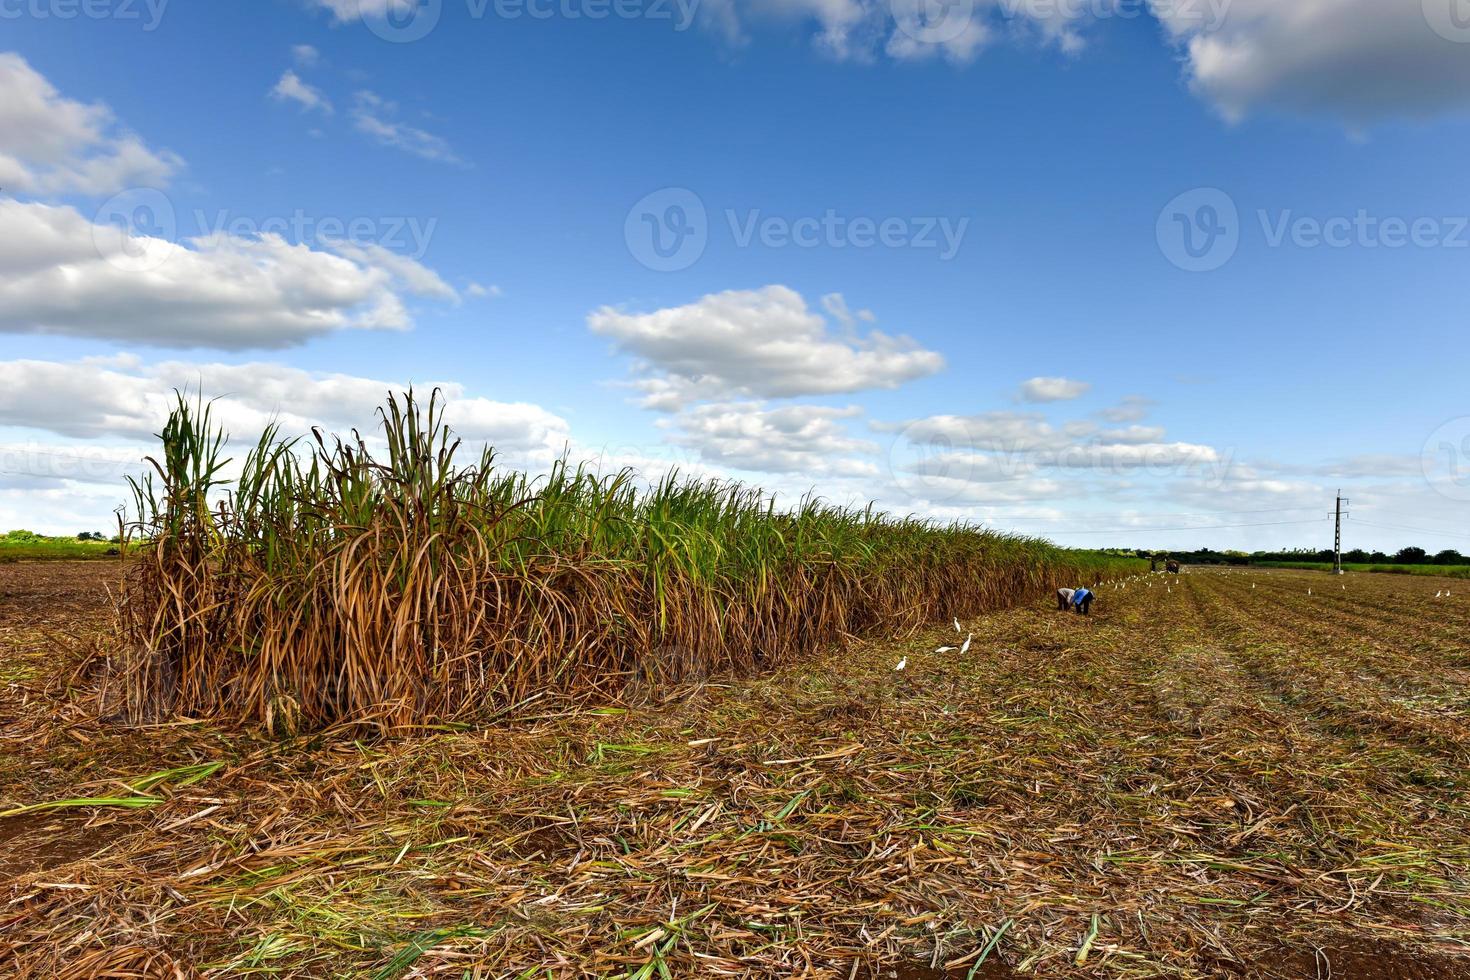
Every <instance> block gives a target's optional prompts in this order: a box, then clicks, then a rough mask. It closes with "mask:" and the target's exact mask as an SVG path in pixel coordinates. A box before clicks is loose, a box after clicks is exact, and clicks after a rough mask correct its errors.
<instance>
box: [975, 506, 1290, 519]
mask: <svg viewBox="0 0 1470 980" xmlns="http://www.w3.org/2000/svg"><path fill="white" fill-rule="evenodd" d="M1304 510H1317V508H1316V507H1263V508H1260V509H1259V510H1216V511H1209V512H1206V513H1197V514H1150V515H1149V516H1150V517H1172V518H1184V517H1222V516H1226V515H1230V514H1294V513H1297V512H1299V511H1304ZM997 516H998V517H1003V518H1005V519H1006V520H1008V521H1055V520H1060V521H1070V520H1079V521H1080V520H1087V519H1089V518H1096V517H1125V516H1127V515H1125V514H1119V513H1118V512H1117V511H1097V512H1094V513H1091V514H1070V515H1068V514H1063V515H1059V516H1054V517H1053V516H1046V517H1042V516H1037V517H1025V516H1021V515H1016V516H1010V515H1007V514H998V515H997Z"/></svg>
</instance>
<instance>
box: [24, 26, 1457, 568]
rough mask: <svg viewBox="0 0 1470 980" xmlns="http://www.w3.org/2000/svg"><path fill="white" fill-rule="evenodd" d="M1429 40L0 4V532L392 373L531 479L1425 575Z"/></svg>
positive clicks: (1440, 201)
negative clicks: (449, 401)
mask: <svg viewBox="0 0 1470 980" xmlns="http://www.w3.org/2000/svg"><path fill="white" fill-rule="evenodd" d="M1460 3H1463V0H1422V2H1421V0H1393V2H1388V0H1299V2H1297V3H1294V4H1291V5H1279V4H1275V3H1272V2H1268V0H1132V2H1130V0H970V2H967V0H949V2H948V3H944V4H941V3H937V2H936V3H930V4H925V5H922V6H921V5H918V4H917V3H916V2H914V0H891V2H890V0H760V2H745V0H681V2H677V3H676V2H674V0H620V3H619V5H618V6H617V7H616V8H614V6H613V4H612V3H611V0H555V2H546V0H537V3H536V6H535V10H536V11H537V13H538V15H545V16H531V15H530V14H528V13H524V12H523V13H521V15H520V16H511V15H512V14H515V13H516V12H518V11H524V10H525V9H526V8H525V7H524V5H522V4H521V3H519V0H500V3H499V4H496V3H489V4H488V6H487V5H485V4H482V3H480V2H479V0H422V2H421V3H419V4H412V3H410V2H409V0H261V2H253V3H245V2H242V0H235V2H216V3H186V2H185V0H172V2H164V0H152V3H151V5H150V3H148V2H145V0H91V2H90V6H84V5H83V4H82V3H81V2H80V0H8V2H0V32H3V33H0V52H3V54H0V90H3V91H4V93H5V97H4V99H3V100H0V187H3V191H0V218H3V221H4V223H5V225H6V226H7V228H8V234H7V236H6V238H7V239H8V242H6V243H0V344H3V345H4V346H3V351H0V381H3V384H0V451H3V453H4V457H3V460H0V470H3V472H0V527H13V526H26V527H32V528H36V529H41V530H49V531H58V532H69V531H75V530H80V529H82V528H85V527H98V528H100V527H104V526H106V525H107V524H108V523H109V522H110V514H111V512H112V509H113V508H114V506H116V504H117V503H119V502H120V501H121V498H122V494H121V492H120V489H119V480H120V477H121V475H122V474H123V473H125V472H128V471H129V470H130V468H131V466H132V463H133V461H136V459H137V458H138V457H139V455H140V451H141V450H142V449H143V448H145V447H146V446H147V444H148V439H147V437H148V434H149V433H150V432H152V431H155V430H156V428H157V424H158V420H159V415H160V412H161V411H162V408H163V406H164V404H165V403H166V399H167V395H168V392H169V390H170V389H171V388H172V387H174V386H178V385H193V386H196V387H202V388H203V390H204V392H205V393H206V394H207V395H210V396H220V397H221V403H220V404H221V411H222V413H223V415H224V417H225V418H226V419H227V420H228V421H229V422H230V425H231V429H232V431H233V432H234V434H235V435H236V438H237V441H244V440H246V439H249V438H251V437H253V435H254V432H255V431H257V430H258V428H259V426H260V425H261V424H263V422H264V421H265V420H267V419H269V418H271V417H279V418H281V419H282V420H283V422H284V423H285V425H286V427H287V428H288V429H304V428H305V427H307V426H309V425H312V424H323V425H326V426H327V427H329V428H336V429H345V428H347V427H350V426H352V425H367V424H370V421H371V407H372V405H373V404H374V403H375V402H376V401H377V400H379V399H380V397H381V394H382V393H383V392H385V391H386V390H387V388H388V387H389V386H397V385H404V384H408V383H410V382H412V383H415V384H419V385H423V384H428V383H436V382H437V383H443V384H445V385H447V386H448V390H449V393H450V395H451V397H452V398H453V400H454V408H453V411H455V412H456V413H457V421H458V423H459V425H460V428H461V429H462V430H463V431H464V433H465V435H466V436H467V437H468V438H469V439H470V440H471V441H476V442H479V441H488V442H492V443H494V444H495V445H497V447H499V448H501V449H502V450H503V452H504V456H505V459H506V461H507V463H509V464H514V465H521V466H526V467H530V468H533V469H534V468H537V467H540V466H544V465H545V463H546V461H547V460H548V459H550V458H551V457H552V456H554V455H555V454H556V453H558V452H560V451H561V450H562V449H563V448H568V449H569V450H570V451H571V452H572V453H573V455H577V456H588V457H598V458H601V459H603V460H604V462H605V464H606V465H609V466H616V465H624V464H627V465H635V466H638V467H639V468H640V469H641V470H643V471H644V472H646V473H650V474H651V473H654V472H657V471H658V470H660V469H662V468H664V467H667V466H670V465H677V466H679V467H680V468H681V469H683V470H685V471H686V472H690V473H693V474H701V475H703V474H708V475H711V476H728V477H733V478H737V479H741V480H745V481H748V482H753V483H757V484H760V485H762V486H766V487H769V488H771V489H772V490H774V491H778V492H780V493H783V494H786V495H796V494H800V493H802V492H804V491H806V490H808V489H816V490H817V491H818V492H820V493H823V494H825V495H827V496H829V497H832V498H833V499H837V500H842V501H861V500H868V499H876V500H878V501H879V502H880V503H881V504H882V505H883V506H885V507H887V508H889V509H892V510H895V511H900V512H915V513H923V514H930V515H933V516H936V517H940V518H965V519H971V520H981V521H985V522H987V523H992V524H995V525H997V526H1000V527H1005V528H1013V529H1017V530H1024V531H1028V532H1035V533H1043V534H1047V535H1048V536H1053V537H1054V538H1055V539H1056V540H1057V541H1059V542H1062V543H1065V544H1077V545H1084V544H1098V545H1101V544H1110V545H1111V544H1127V545H1138V546H1171V547H1195V546H1200V545H1211V546H1218V547H1243V548H1254V547H1275V546H1296V545H1302V546H1320V547H1326V546H1328V545H1329V544H1330V540H1331V538H1330V534H1331V528H1330V524H1328V523H1327V522H1326V519H1325V515H1326V512H1327V511H1328V510H1329V509H1330V506H1331V497H1332V494H1333V492H1334V491H1335V490H1336V488H1337V487H1339V486H1341V487H1343V488H1344V490H1345V491H1347V492H1348V495H1349V496H1350V497H1352V499H1353V516H1352V519H1351V521H1350V523H1349V530H1350V533H1349V536H1348V541H1347V543H1348V545H1349V546H1363V547H1368V548H1386V549H1394V548H1397V547H1399V546H1402V545H1405V544H1411V543H1413V544H1420V545H1422V546H1425V547H1430V548H1434V549H1438V548H1451V547H1453V548H1458V549H1460V550H1462V551H1470V521H1467V520H1466V513H1467V503H1470V463H1467V461H1466V458H1465V454H1466V452H1467V451H1470V405H1467V403H1466V400H1465V397H1464V391H1465V385H1464V375H1465V367H1466V357H1465V354H1464V350H1463V338H1464V336H1465V328H1464V317H1465V299H1464V288H1463V284H1464V281H1465V274H1466V270H1467V263H1470V228H1467V225H1470V219H1467V217H1466V216H1470V195H1467V193H1466V191H1465V184H1464V177H1463V166H1462V165H1460V163H1459V161H1463V160H1464V159H1466V157H1467V151H1470V127H1467V125H1466V113H1465V109H1466V108H1467V106H1470V10H1461V9H1459V8H1457V7H1456V6H1455V4H1460ZM599 4H601V5H600V6H599ZM1441 6H1442V7H1443V9H1440V8H1441ZM598 12H602V13H604V14H605V16H602V17H595V16H593V14H595V13H598ZM618 12H621V15H619V13H618ZM69 14H70V15H71V16H68V15H69ZM1457 14H1459V15H1463V16H1460V17H1458V18H1457V16H1456V15H1457ZM419 35H422V36H419ZM385 37H390V38H391V37H396V38H398V40H397V41H392V40H385ZM119 222H121V223H120V224H119ZM880 230H881V234H880ZM655 233H657V234H658V236H659V241H658V242H655V240H654V237H653V236H654V234H655ZM1186 234H1187V235H1188V236H1190V239H1191V241H1190V242H1186V241H1185V237H1184V236H1185V235H1186ZM681 243H682V248H679V249H675V248H674V246H675V245H676V244H681ZM659 245H662V246H666V247H667V249H672V250H673V251H672V252H670V253H669V254H668V255H665V256H662V257H661V256H660V253H659V251H658V247H659ZM1191 246H1192V247H1194V248H1195V251H1196V253H1197V254H1194V255H1191V252H1190V251H1189V248H1190V247H1191ZM1287 522H1292V523H1287ZM1235 525H1259V526H1248V527H1247V526H1235ZM1175 528H1191V529H1192V530H1188V531H1180V530H1173V529H1175Z"/></svg>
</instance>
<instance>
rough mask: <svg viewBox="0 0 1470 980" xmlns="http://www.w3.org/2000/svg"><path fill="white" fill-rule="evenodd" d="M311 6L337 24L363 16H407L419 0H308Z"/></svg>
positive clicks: (383, 17) (385, 17) (378, 17)
mask: <svg viewBox="0 0 1470 980" xmlns="http://www.w3.org/2000/svg"><path fill="white" fill-rule="evenodd" d="M308 2H309V3H311V4H312V5H313V6H315V7H317V8H319V9H321V10H325V11H327V12H328V13H330V14H331V15H332V19H333V20H335V21H336V22H337V23H339V24H345V23H347V22H348V21H352V20H359V19H361V18H364V17H370V18H376V19H377V20H386V19H387V18H388V17H389V16H395V15H396V16H408V15H410V14H412V13H413V12H414V10H415V9H416V8H417V7H418V5H419V3H420V0H308Z"/></svg>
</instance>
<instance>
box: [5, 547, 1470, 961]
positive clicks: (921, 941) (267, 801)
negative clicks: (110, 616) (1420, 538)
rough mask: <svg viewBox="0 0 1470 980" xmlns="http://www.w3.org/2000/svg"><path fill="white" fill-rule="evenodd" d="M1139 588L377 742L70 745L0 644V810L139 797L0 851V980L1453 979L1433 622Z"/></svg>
mask: <svg viewBox="0 0 1470 980" xmlns="http://www.w3.org/2000/svg"><path fill="white" fill-rule="evenodd" d="M0 574H4V575H9V574H11V573H10V572H9V571H6V572H3V573H0ZM54 574H61V573H59V572H58V573H54ZM73 574H86V573H84V572H83V573H76V572H74V573H73ZM1146 582H1151V583H1152V584H1146ZM1253 582H1254V583H1255V585H1256V587H1255V588H1252V587H1251V585H1252V583H1253ZM1174 583H1175V579H1174V578H1172V577H1164V576H1155V577H1152V578H1151V579H1147V580H1134V581H1132V582H1129V583H1128V585H1127V587H1126V588H1121V587H1106V588H1104V589H1103V591H1102V598H1101V601H1100V602H1099V604H1098V605H1097V606H1096V607H1095V609H1094V615H1093V617H1092V618H1090V619H1084V618H1082V617H1077V616H1070V615H1061V614H1058V613H1056V612H1055V611H1053V610H1051V609H1049V608H1048V605H1049V600H1048V599H1047V598H1046V597H1038V599H1037V601H1036V602H1035V603H1034V604H1032V605H1029V606H1027V607H1025V608H1021V609H1016V610H1013V611H1010V612H1005V613H997V614H993V615H989V616H986V617H983V618H979V619H975V620H974V621H967V622H966V623H965V628H966V631H967V632H968V631H972V630H973V632H974V642H973V644H972V645H971V647H970V649H969V651H968V652H967V653H965V654H963V655H961V654H960V653H959V652H958V651H952V652H949V653H945V654H936V653H934V652H932V651H933V650H934V649H935V648H936V647H938V646H940V645H954V644H955V641H956V636H955V633H954V631H953V628H952V627H946V628H945V629H943V630H938V631H932V632H928V633H921V634H918V635H915V636H911V637H907V638H902V639H897V640H891V641H883V642H866V643H861V644H857V645H854V646H852V647H851V648H849V649H847V650H845V651H831V652H828V653H825V654H819V655H814V656H812V657H810V658H808V659H806V660H805V661H803V662H800V663H797V664H793V665H791V666H788V667H785V668H783V669H781V670H779V671H778V672H775V673H773V674H769V675H766V676H762V677H758V678H755V679H748V680H721V679H718V678H714V679H709V680H707V681H706V682H704V683H700V684H693V685H688V686H686V687H683V688H681V689H679V690H677V691H672V692H671V691H663V692H661V693H662V698H661V699H658V700H656V699H654V698H653V697H652V696H651V695H650V696H649V697H647V698H643V699H640V700H637V701H636V703H625V704H604V705H603V706H601V707H597V706H593V705H565V704H561V705H558V704H553V703H551V702H550V699H549V698H548V699H544V701H543V702H538V703H537V705H536V706H533V707H531V708H528V709H527V711H526V713H525V716H523V717H521V718H519V719H518V720H516V721H514V722H509V723H505V724H502V725H499V726H496V727H491V728H484V729H474V730H463V731H459V730H441V731H433V732H425V733H422V734H420V735H417V736H413V737H407V738H400V739H397V740H394V741H391V742H379V743H368V742H363V741H353V740H352V739H351V738H347V737H342V736H340V735H338V734H335V733H325V734H322V735H318V736H315V737H311V738H299V739H295V740H291V741H286V742H277V741H272V740H269V739H266V738H264V737H263V736H261V735H259V734H252V733H248V732H247V733H241V732H232V731H229V730H226V729H222V728H218V727H215V726H212V725H209V724H205V723H195V724H189V723H185V722H178V721H176V722H174V723H172V724H170V725H168V726H162V727H154V728H150V729H145V730H126V729H120V728H116V727H113V726H108V725H103V724H99V723H98V722H96V721H95V720H92V719H90V718H89V717H88V715H87V713H86V711H85V710H84V709H85V706H86V694H87V690H86V687H85V685H83V686H82V687H81V688H79V689H78V690H77V691H75V692H73V693H72V694H67V693H66V692H65V691H64V690H63V687H62V684H61V682H60V681H59V680H58V679H59V678H63V677H65V676H70V666H71V664H70V663H67V662H65V661H64V659H63V658H60V657H57V656H56V651H57V650H58V649H60V647H59V646H58V644H63V643H64V642H65V641H64V639H63V638H62V634H64V633H66V632H68V631H69V632H71V633H82V632H84V630H83V629H81V628H80V627H78V626H77V625H76V624H73V625H72V627H71V628H70V630H63V629H61V628H60V627H61V626H62V625H64V624H62V623H61V622H60V621H59V620H58V621H51V620H48V618H47V616H45V615H28V616H12V615H10V614H9V613H8V612H7V613H6V614H4V618H3V622H4V626H3V627H0V628H3V629H5V630H6V633H5V636H6V639H7V640H8V641H9V642H10V643H11V644H12V645H13V647H14V648H15V649H16V651H17V653H16V654H15V656H14V658H13V659H12V658H11V657H10V656H9V655H7V662H6V664H5V666H4V669H5V670H6V671H8V672H9V673H8V674H7V677H8V678H9V684H10V687H9V693H8V695H7V697H8V701H7V703H6V706H5V708H4V712H3V737H4V739H5V743H4V744H5V752H4V753H3V754H4V756H5V758H4V760H3V761H0V786H3V787H4V788H3V789H0V809H5V808H8V807H11V806H14V805H23V804H33V803H37V802H42V801H45V800H54V799H62V798H65V797H95V796H99V795H108V796H117V797H127V796H128V795H130V794H131V795H133V796H136V795H138V793H139V791H137V790H136V786H138V785H139V782H138V780H139V777H143V776H147V775H149V774H150V773H164V772H171V773H173V774H174V775H172V776H169V777H167V778H163V779H161V780H159V781H158V782H157V783H155V784H153V785H152V786H150V788H149V789H148V790H147V791H146V794H145V795H148V796H151V797H155V798H156V802H155V803H153V804H149V805H147V806H143V807H139V808H134V809H120V808H117V807H89V808H76V809H62V810H56V811H50V812H44V813H40V814H36V813H31V814H27V815H25V816H22V817H11V818H4V819H0V836H3V835H7V834H14V835H15V836H12V837H11V839H10V840H9V841H7V844H8V845H9V849H8V850H7V852H6V856H5V857H3V858H0V875H4V876H6V877H9V878H10V880H9V881H8V882H7V883H6V884H5V885H4V891H3V896H0V975H12V976H25V977H52V976H60V977H102V976H109V977H124V976H128V977H131V976H139V977H142V976H146V977H173V976H180V977H194V976H200V975H203V976H211V977H237V976H272V977H313V978H314V977H332V976H351V977H380V978H384V980H387V978H395V977H428V976H433V977H454V978H459V977H464V976H469V977H506V978H509V977H533V976H534V977H572V976H606V977H622V976H628V977H639V978H653V977H659V976H672V977H696V976H734V977H741V976H744V977H833V978H842V977H851V976H874V975H886V974H880V973H878V970H879V969H880V968H883V969H887V968H895V967H897V966H899V965H900V964H907V965H909V966H920V967H926V968H927V967H931V966H932V967H934V968H935V969H936V970H943V969H944V968H946V967H947V968H948V969H949V970H950V971H951V975H953V976H956V977H964V976H966V974H967V973H968V972H969V971H970V970H971V968H972V967H973V966H974V965H975V964H976V963H977V961H978V958H979V956H980V954H981V953H982V952H983V951H986V950H987V949H988V950H989V953H988V954H987V963H986V964H985V966H984V968H983V970H982V971H977V973H976V976H1001V975H1004V974H1002V973H999V972H994V973H992V972H988V971H989V970H990V967H991V966H992V965H993V964H995V963H1003V964H1004V965H1005V967H1006V968H1007V969H1008V970H1013V971H1019V972H1022V973H1024V974H1026V975H1035V976H1044V977H1068V976H1079V977H1081V976H1107V977H1144V976H1166V977H1206V976H1211V977H1213V976H1266V975H1279V976H1292V977H1302V976H1306V977H1311V976H1315V975H1318V969H1319V966H1320V965H1321V964H1323V963H1326V962H1329V961H1330V962H1335V963H1336V964H1337V967H1336V971H1335V972H1334V973H1333V974H1332V975H1334V976H1343V975H1347V976H1353V977H1358V976H1363V977H1374V976H1382V977H1390V976H1403V977H1413V976H1448V977H1452V976H1457V975H1470V960H1467V959H1465V958H1464V957H1463V953H1461V952H1460V951H1461V950H1464V949H1466V948H1467V944H1470V917H1467V913H1470V802H1467V797H1466V794H1465V784H1466V781H1467V777H1466V775H1465V764H1466V761H1467V747H1470V745H1467V737H1470V728H1467V725H1466V711H1467V706H1470V698H1467V694H1466V686H1465V685H1466V681H1467V679H1470V650H1467V647H1466V645H1465V643H1464V642H1463V639H1462V638H1463V637H1464V636H1465V635H1466V628H1467V627H1470V605H1466V604H1463V603H1462V602H1461V601H1460V600H1458V599H1456V600H1452V601H1436V600H1434V599H1433V598H1432V597H1433V594H1434V592H1435V589H1436V587H1437V586H1438V585H1440V584H1441V583H1436V582H1433V581H1431V580H1411V579H1399V578H1396V577H1390V576H1361V577H1351V578H1349V579H1348V580H1347V582H1346V585H1347V587H1348V591H1346V592H1344V591H1341V590H1340V588H1339V584H1338V582H1337V581H1336V580H1334V579H1329V578H1327V577H1326V576H1322V575H1316V574H1312V573H1296V572H1272V573H1221V572H1191V573H1186V574H1185V575H1183V576H1181V577H1180V578H1179V579H1178V580H1177V584H1174ZM1314 586H1315V588H1314V594H1313V595H1312V596H1308V595H1307V588H1309V587H1314ZM35 591H36V593H37V595H39V594H41V593H43V592H44V591H45V587H44V586H41V585H38V586H37V587H36V590H35ZM38 601H39V600H38ZM97 611H98V612H99V613H100V607H97ZM956 612H957V613H958V614H959V615H960V616H961V617H962V618H964V611H962V610H956ZM73 645H74V646H75V645H76V644H73ZM901 657H906V658H907V669H906V670H904V671H902V672H896V671H895V670H894V669H893V668H894V666H895V664H896V663H897V662H898V660H899V659H900V658H901ZM633 696H634V697H635V698H641V696H640V695H637V694H636V693H635V694H634V695H633ZM543 704H544V707H543V706H541V705H543ZM214 762H223V763H224V765H223V766H222V767H221V768H219V769H218V770H216V771H213V772H210V773H208V774H207V776H205V777H202V778H200V779H199V780H198V781H196V782H192V783H191V784H189V785H180V784H181V783H184V782H187V781H188V780H189V779H190V778H192V777H191V776H189V775H187V774H189V773H193V774H196V775H197V773H198V772H200V771H202V770H201V768H200V767H202V766H206V765H207V764H211V763H214ZM188 767H193V768H188ZM181 773H182V774H184V775H180V774H181ZM18 822H23V823H18ZM16 827H20V829H19V830H14V829H13V828H16ZM7 828H11V829H7ZM58 841H59V842H62V844H64V846H62V845H59V844H58ZM48 848H50V851H49V856H47V855H45V854H43V855H42V857H41V858H40V859H39V860H27V861H22V862H19V863H17V862H16V859H15V855H17V854H31V855H34V854H36V853H37V852H46V851H47V849H48ZM1314 947H1321V948H1322V950H1323V952H1322V954H1321V955H1320V957H1319V956H1318V955H1317V954H1315V953H1313V949H1314ZM1345 964H1346V965H1348V966H1349V967H1354V968H1351V969H1348V970H1347V971H1346V972H1345V970H1344V966H1345ZM1395 969H1397V970H1401V971H1406V972H1399V973H1393V972H1388V971H1390V970H1395ZM1273 971H1274V973H1273ZM1374 971H1382V972H1374ZM1413 971H1418V972H1413ZM908 975H911V976H938V975H939V973H937V972H936V973H912V974H908ZM1321 975H1323V976H1326V975H1327V974H1326V973H1325V972H1323V973H1321Z"/></svg>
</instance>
